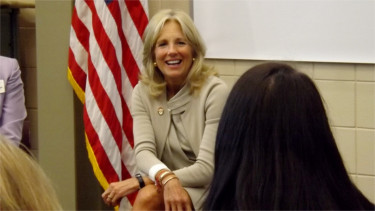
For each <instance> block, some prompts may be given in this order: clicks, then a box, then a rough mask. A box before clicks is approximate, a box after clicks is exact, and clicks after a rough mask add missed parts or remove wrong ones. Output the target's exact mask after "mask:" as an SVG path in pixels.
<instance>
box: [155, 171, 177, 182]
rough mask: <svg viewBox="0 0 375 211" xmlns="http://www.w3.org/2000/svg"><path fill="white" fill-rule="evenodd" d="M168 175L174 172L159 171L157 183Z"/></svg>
mask: <svg viewBox="0 0 375 211" xmlns="http://www.w3.org/2000/svg"><path fill="white" fill-rule="evenodd" d="M169 175H174V173H173V172H171V171H165V172H163V173H161V175H160V177H159V179H158V180H157V181H158V183H159V185H161V183H162V182H163V179H164V178H166V177H167V176H169Z"/></svg>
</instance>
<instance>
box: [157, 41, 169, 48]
mask: <svg viewBox="0 0 375 211" xmlns="http://www.w3.org/2000/svg"><path fill="white" fill-rule="evenodd" d="M166 45H167V43H165V42H160V43H158V44H157V46H158V47H163V46H166Z"/></svg>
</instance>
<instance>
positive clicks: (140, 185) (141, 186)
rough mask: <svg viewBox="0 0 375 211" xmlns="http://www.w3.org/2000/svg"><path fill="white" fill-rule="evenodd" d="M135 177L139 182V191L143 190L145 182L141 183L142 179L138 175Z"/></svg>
mask: <svg viewBox="0 0 375 211" xmlns="http://www.w3.org/2000/svg"><path fill="white" fill-rule="evenodd" d="M135 177H136V178H137V179H138V182H139V189H141V188H143V187H144V186H145V181H143V178H142V176H141V174H140V173H138V174H136V175H135Z"/></svg>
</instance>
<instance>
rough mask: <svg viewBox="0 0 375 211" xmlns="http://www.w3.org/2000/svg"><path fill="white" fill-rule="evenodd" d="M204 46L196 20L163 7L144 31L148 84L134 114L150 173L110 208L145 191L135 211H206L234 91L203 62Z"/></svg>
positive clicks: (119, 189) (140, 156)
mask: <svg viewBox="0 0 375 211" xmlns="http://www.w3.org/2000/svg"><path fill="white" fill-rule="evenodd" d="M205 50H206V49H205V45H204V43H203V41H202V39H201V37H200V35H199V33H198V31H197V29H196V27H195V26H194V23H193V21H192V20H191V18H190V17H189V16H188V15H187V14H185V13H184V12H181V11H174V10H162V11H160V12H158V13H157V14H155V15H154V17H153V18H152V19H151V20H150V22H149V25H148V26H147V28H146V31H145V33H144V51H143V65H144V68H145V69H144V70H143V72H142V75H141V80H140V82H139V83H138V85H137V86H136V87H135V88H134V91H133V97H132V116H133V119H134V129H133V131H134V139H135V152H136V159H137V165H138V167H139V169H140V170H141V171H142V172H141V173H142V174H143V176H140V175H138V176H137V178H131V179H128V180H125V181H122V182H118V183H112V184H110V186H109V188H108V189H107V190H106V191H105V192H104V193H103V194H102V197H103V199H104V201H105V202H106V203H107V204H109V205H116V204H117V203H118V202H119V200H120V199H121V198H122V197H124V196H126V195H127V194H129V193H132V192H135V191H137V190H138V189H140V191H139V192H138V196H137V198H136V200H135V203H134V206H133V209H134V210H151V209H154V210H161V209H165V210H194V209H195V210H199V209H201V205H202V203H203V201H204V199H205V194H206V193H207V188H208V186H209V184H210V182H211V179H212V175H213V168H214V162H213V156H214V148H215V137H216V131H217V126H218V123H219V119H220V116H221V112H222V109H223V107H224V104H225V101H226V98H227V95H228V92H229V91H228V88H227V86H226V84H225V83H224V82H223V81H222V80H221V79H219V78H218V77H217V76H216V72H215V71H214V70H212V69H210V68H208V67H207V66H206V65H204V56H205Z"/></svg>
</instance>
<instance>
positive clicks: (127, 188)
mask: <svg viewBox="0 0 375 211" xmlns="http://www.w3.org/2000/svg"><path fill="white" fill-rule="evenodd" d="M138 189H139V182H138V180H137V178H134V177H133V178H129V179H126V180H123V181H120V182H113V183H111V184H109V187H108V188H107V190H105V191H104V193H103V194H102V198H103V200H104V203H106V204H107V205H109V206H117V205H119V204H120V201H121V199H122V198H123V197H124V196H127V195H129V194H131V193H134V192H135V191H137V190H138Z"/></svg>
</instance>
